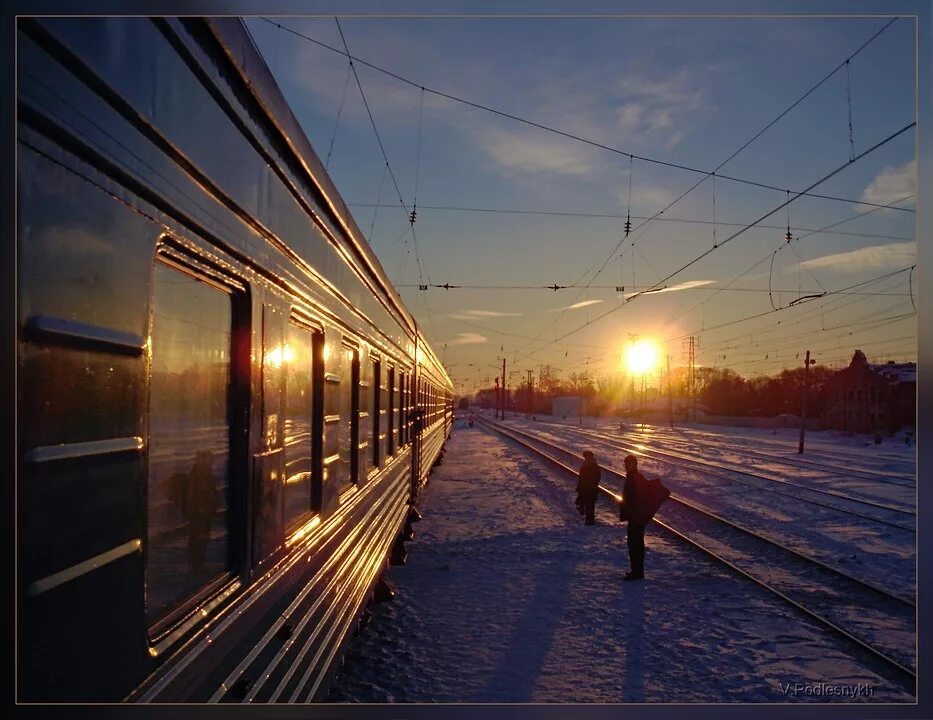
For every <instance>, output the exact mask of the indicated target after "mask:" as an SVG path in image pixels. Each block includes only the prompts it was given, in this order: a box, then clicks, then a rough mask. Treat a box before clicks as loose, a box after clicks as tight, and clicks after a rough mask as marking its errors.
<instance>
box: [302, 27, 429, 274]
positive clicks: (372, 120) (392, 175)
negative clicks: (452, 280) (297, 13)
mask: <svg viewBox="0 0 933 720" xmlns="http://www.w3.org/2000/svg"><path fill="white" fill-rule="evenodd" d="M334 21H335V22H336V23H337V30H338V31H339V33H340V39H341V41H342V42H343V47H344V50H345V53H344V54H345V55H346V56H347V58H349V60H350V69H351V70H352V71H353V77H354V78H355V79H356V86H357V88H359V91H360V97H361V98H362V99H363V106H364V107H365V108H366V114H367V115H368V116H369V123H370V125H371V126H372V128H373V134H374V135H375V136H376V142H377V143H378V144H379V150H380V152H381V153H382V159H383V160H384V161H385V164H386V168H387V169H388V171H389V177H390V178H391V179H392V185H393V186H394V187H395V194H396V195H397V196H398V201H399V204H400V205H401V207H402V210H403V211H404V212H405V216H406V217H407V216H408V214H409V210H408V206H407V205H405V201H404V200H403V199H402V191H401V190H400V189H399V185H398V180H396V178H395V173H394V172H393V171H392V164H391V163H390V162H389V156H388V154H387V153H386V149H385V145H383V143H382V136H380V135H379V128H377V127H376V120H375V118H373V113H372V110H371V109H370V107H369V102H368V101H367V100H366V93H365V92H364V91H363V84H362V83H361V82H360V76H359V73H357V71H356V66H355V65H354V64H353V60H354V58H353V56H352V55H351V54H350V47H349V45H348V44H347V38H346V36H345V35H344V34H343V28H342V27H341V26H340V19H339V18H337V17H335V18H334ZM285 29H286V30H288V28H285ZM415 260H416V262H417V263H418V277H419V278H421V280H422V282H424V273H423V270H422V266H421V255H420V253H419V252H418V245H417V242H416V243H415Z"/></svg>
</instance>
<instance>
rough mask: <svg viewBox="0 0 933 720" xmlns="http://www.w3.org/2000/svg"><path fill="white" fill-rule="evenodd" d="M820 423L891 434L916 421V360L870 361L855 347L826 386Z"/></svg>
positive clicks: (841, 427)
mask: <svg viewBox="0 0 933 720" xmlns="http://www.w3.org/2000/svg"><path fill="white" fill-rule="evenodd" d="M826 392H827V396H826V405H825V410H824V412H823V416H822V418H821V419H822V422H823V427H826V428H835V429H837V430H845V431H847V432H858V433H887V434H889V435H890V434H894V433H895V432H896V431H897V430H898V428H901V427H903V426H905V425H911V426H912V425H916V422H917V364H916V363H895V362H894V361H893V360H891V361H889V362H888V363H887V364H884V365H875V364H872V363H869V362H868V360H867V359H866V358H865V353H863V352H862V351H861V350H856V351H855V354H853V356H852V362H850V363H849V366H848V367H846V368H844V369H842V370H840V371H838V372H837V373H836V374H835V375H834V376H833V377H832V379H831V380H830V381H829V382H828V383H827V386H826Z"/></svg>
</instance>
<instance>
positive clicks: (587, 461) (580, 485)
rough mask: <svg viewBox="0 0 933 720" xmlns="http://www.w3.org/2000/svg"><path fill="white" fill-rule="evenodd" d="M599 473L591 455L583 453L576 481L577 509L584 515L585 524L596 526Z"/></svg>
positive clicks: (586, 452) (585, 451) (588, 452)
mask: <svg viewBox="0 0 933 720" xmlns="http://www.w3.org/2000/svg"><path fill="white" fill-rule="evenodd" d="M600 474H601V471H600V469H599V465H598V464H597V463H596V460H595V459H594V458H593V453H592V452H591V451H589V450H584V451H583V464H582V465H580V475H579V479H578V480H577V509H578V510H579V511H580V512H581V513H584V512H585V513H586V524H587V525H595V524H596V498H597V497H598V496H599V476H600Z"/></svg>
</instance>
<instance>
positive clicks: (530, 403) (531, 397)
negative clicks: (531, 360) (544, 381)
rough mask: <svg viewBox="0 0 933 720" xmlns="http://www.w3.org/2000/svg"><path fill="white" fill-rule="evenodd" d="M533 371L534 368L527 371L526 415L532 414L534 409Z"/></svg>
mask: <svg viewBox="0 0 933 720" xmlns="http://www.w3.org/2000/svg"><path fill="white" fill-rule="evenodd" d="M534 381H535V373H534V370H529V371H528V416H529V417H531V415H533V414H534V411H535V386H534Z"/></svg>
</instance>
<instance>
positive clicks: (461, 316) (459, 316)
mask: <svg viewBox="0 0 933 720" xmlns="http://www.w3.org/2000/svg"><path fill="white" fill-rule="evenodd" d="M447 317H449V318H453V319H454V320H482V319H486V318H499V317H521V313H513V312H498V311H496V310H460V311H459V312H455V313H451V314H450V315H448V316H447Z"/></svg>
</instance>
